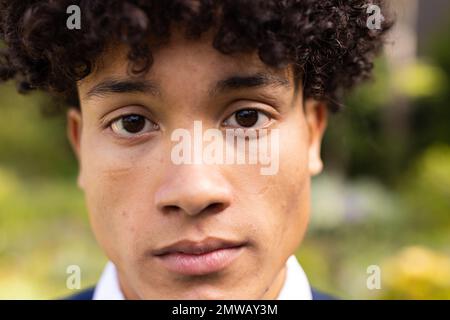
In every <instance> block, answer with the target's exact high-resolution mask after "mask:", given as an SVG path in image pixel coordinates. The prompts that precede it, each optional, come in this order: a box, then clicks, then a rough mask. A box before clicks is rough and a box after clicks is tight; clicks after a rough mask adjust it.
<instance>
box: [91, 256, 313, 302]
mask: <svg viewBox="0 0 450 320" xmlns="http://www.w3.org/2000/svg"><path fill="white" fill-rule="evenodd" d="M124 299H125V298H124V295H123V293H122V291H121V289H120V286H119V280H118V277H117V270H116V267H115V266H114V264H113V263H112V262H111V261H109V262H108V263H107V264H106V267H105V269H104V270H103V273H102V275H101V277H100V280H99V281H98V283H97V286H96V287H95V291H94V296H93V300H124ZM311 299H312V293H311V286H310V285H309V282H308V278H307V277H306V274H305V272H304V271H303V268H302V267H301V265H300V263H299V262H298V260H297V258H296V257H295V256H294V255H292V256H290V257H289V259H288V260H287V261H286V279H285V282H284V285H283V287H282V288H281V291H280V294H279V295H278V298H277V300H311Z"/></svg>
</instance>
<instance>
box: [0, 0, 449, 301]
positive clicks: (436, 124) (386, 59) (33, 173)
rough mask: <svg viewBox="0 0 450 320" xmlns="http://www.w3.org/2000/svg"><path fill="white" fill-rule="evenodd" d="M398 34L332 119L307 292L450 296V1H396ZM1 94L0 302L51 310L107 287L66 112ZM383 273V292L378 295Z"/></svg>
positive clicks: (309, 242) (317, 195)
mask: <svg viewBox="0 0 450 320" xmlns="http://www.w3.org/2000/svg"><path fill="white" fill-rule="evenodd" d="M390 2H391V3H392V6H393V8H394V10H395V12H396V18H397V24H396V27H395V29H394V30H393V32H392V34H391V36H390V41H389V44H388V46H387V48H386V50H385V53H384V54H383V56H382V57H381V58H379V59H378V60H377V62H376V65H375V76H374V80H375V81H372V82H368V83H367V84H366V85H364V86H362V87H361V88H359V89H357V90H356V91H355V92H353V93H352V94H351V95H350V96H349V97H348V99H347V100H346V101H345V108H344V110H343V111H341V112H340V113H337V114H334V115H332V116H331V118H330V120H329V128H328V131H327V133H326V136H325V140H324V145H323V151H322V153H323V157H324V163H325V170H324V173H323V174H322V175H320V176H318V177H315V178H314V179H313V199H312V203H313V212H312V218H311V224H310V228H309V231H308V233H307V235H306V237H305V239H304V242H303V244H302V245H301V247H300V248H299V250H298V252H297V256H298V258H299V260H300V262H301V263H302V265H303V267H304V269H305V271H306V273H307V275H308V277H309V280H310V282H311V283H312V284H313V285H314V286H315V287H316V288H319V289H321V290H323V291H326V292H329V293H332V294H335V295H336V296H338V297H341V298H344V299H345V298H349V299H365V298H367V299H396V298H397V299H422V298H423V299H433V298H434V299H450V42H449V38H450V2H449V1H447V0H418V1H417V0H396V1H390ZM52 103H53V101H52V100H51V99H50V98H49V97H47V96H45V95H44V94H42V93H33V94H31V95H28V96H21V95H19V94H17V93H16V91H15V88H14V84H13V83H7V84H6V85H1V86H0V115H1V116H0V299H17V298H19V299H36V298H37V299H46V298H58V297H62V296H65V295H68V294H72V293H75V292H74V291H73V290H70V289H68V288H67V287H66V279H67V277H68V274H67V273H66V269H67V267H68V266H69V265H78V266H80V268H81V270H82V274H81V286H82V287H83V288H86V287H88V286H90V285H93V284H95V283H96V281H97V280H98V278H99V276H100V274H101V271H102V269H103V267H104V264H105V262H106V258H105V257H104V255H103V254H102V253H101V251H100V249H99V248H98V247H97V245H96V243H95V240H94V238H93V235H92V233H91V231H90V229H89V223H88V219H87V212H86V208H85V205H84V199H83V194H82V193H81V191H80V190H79V189H78V188H77V186H76V174H77V170H78V167H77V163H76V161H75V158H74V155H73V153H72V151H71V149H70V147H69V144H68V141H67V139H66V129H65V117H64V115H54V114H52V110H53V108H49V107H48V106H51V105H52ZM371 265H376V266H379V268H380V271H381V274H380V275H381V288H380V289H373V290H370V289H369V288H368V287H367V284H366V282H367V278H368V277H369V276H370V274H368V273H367V268H368V267H369V266H371Z"/></svg>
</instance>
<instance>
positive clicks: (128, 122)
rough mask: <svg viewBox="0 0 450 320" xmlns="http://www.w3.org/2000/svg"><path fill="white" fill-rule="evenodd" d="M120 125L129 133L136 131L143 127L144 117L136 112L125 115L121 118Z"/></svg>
mask: <svg viewBox="0 0 450 320" xmlns="http://www.w3.org/2000/svg"><path fill="white" fill-rule="evenodd" d="M122 126H123V128H124V129H125V130H126V131H128V132H130V133H137V132H139V131H141V130H142V129H144V127H145V118H144V117H142V116H139V115H136V114H132V115H128V116H125V117H123V118H122Z"/></svg>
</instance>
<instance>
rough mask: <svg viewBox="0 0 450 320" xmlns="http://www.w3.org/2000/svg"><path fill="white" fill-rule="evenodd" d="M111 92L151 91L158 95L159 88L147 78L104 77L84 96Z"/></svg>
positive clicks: (102, 94) (159, 92) (88, 96)
mask: <svg viewBox="0 0 450 320" xmlns="http://www.w3.org/2000/svg"><path fill="white" fill-rule="evenodd" d="M111 93H151V94H153V95H160V94H161V90H160V89H159V87H158V86H157V85H156V84H155V83H154V82H153V81H151V80H147V79H139V80H134V79H128V78H127V79H106V80H104V81H102V82H100V83H98V84H96V85H95V86H94V87H92V88H91V89H90V90H89V91H88V93H87V94H86V97H87V98H92V97H94V96H98V97H101V96H104V95H108V94H111Z"/></svg>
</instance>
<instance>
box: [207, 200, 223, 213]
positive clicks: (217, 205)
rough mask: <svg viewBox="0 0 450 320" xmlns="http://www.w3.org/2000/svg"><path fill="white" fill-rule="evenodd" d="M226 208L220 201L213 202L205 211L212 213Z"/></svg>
mask: <svg viewBox="0 0 450 320" xmlns="http://www.w3.org/2000/svg"><path fill="white" fill-rule="evenodd" d="M224 209H225V205H224V204H223V203H220V202H215V203H211V204H210V205H209V206H207V207H206V208H205V209H204V211H206V212H210V213H217V212H220V211H222V210H224Z"/></svg>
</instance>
